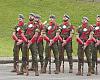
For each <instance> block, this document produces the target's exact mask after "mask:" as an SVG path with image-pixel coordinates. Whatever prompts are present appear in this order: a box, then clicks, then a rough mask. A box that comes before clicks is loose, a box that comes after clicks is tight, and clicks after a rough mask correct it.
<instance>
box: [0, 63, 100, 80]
mask: <svg viewBox="0 0 100 80" xmlns="http://www.w3.org/2000/svg"><path fill="white" fill-rule="evenodd" d="M12 66H13V65H12V64H0V80H100V65H98V72H99V74H98V75H92V76H91V77H87V76H86V74H87V64H86V63H85V66H84V76H76V75H75V74H76V72H77V63H74V71H73V73H71V74H69V73H68V62H65V73H60V74H54V72H53V71H54V64H53V63H52V74H48V73H47V74H40V76H38V77H37V76H34V72H30V74H29V76H25V75H21V76H18V75H16V73H12V72H10V71H11V70H12V68H13V67H12Z"/></svg>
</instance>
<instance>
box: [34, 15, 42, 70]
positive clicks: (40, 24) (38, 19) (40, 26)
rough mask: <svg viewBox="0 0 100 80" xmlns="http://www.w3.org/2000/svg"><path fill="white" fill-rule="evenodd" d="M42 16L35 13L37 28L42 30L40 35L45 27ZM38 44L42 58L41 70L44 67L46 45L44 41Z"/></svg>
mask: <svg viewBox="0 0 100 80" xmlns="http://www.w3.org/2000/svg"><path fill="white" fill-rule="evenodd" d="M40 18H41V17H40V16H39V15H38V14H36V15H35V19H34V22H35V25H36V26H37V27H36V29H39V30H40V33H39V35H40V34H41V31H42V30H43V29H44V28H43V27H44V25H43V24H42V22H41V21H40ZM37 46H38V54H39V58H40V63H41V70H42V67H43V61H44V57H43V52H44V46H43V41H42V42H40V43H37Z"/></svg>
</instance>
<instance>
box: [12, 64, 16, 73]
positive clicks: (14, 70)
mask: <svg viewBox="0 0 100 80" xmlns="http://www.w3.org/2000/svg"><path fill="white" fill-rule="evenodd" d="M16 65H17V63H14V69H13V70H12V71H11V72H16Z"/></svg>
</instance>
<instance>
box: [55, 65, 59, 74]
mask: <svg viewBox="0 0 100 80" xmlns="http://www.w3.org/2000/svg"><path fill="white" fill-rule="evenodd" d="M55 74H59V65H58V64H57V65H56V70H55Z"/></svg>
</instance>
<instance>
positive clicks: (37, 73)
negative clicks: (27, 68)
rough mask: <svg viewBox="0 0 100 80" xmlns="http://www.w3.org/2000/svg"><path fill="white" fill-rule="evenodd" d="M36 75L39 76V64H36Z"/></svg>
mask: <svg viewBox="0 0 100 80" xmlns="http://www.w3.org/2000/svg"><path fill="white" fill-rule="evenodd" d="M35 76H39V72H38V66H35Z"/></svg>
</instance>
